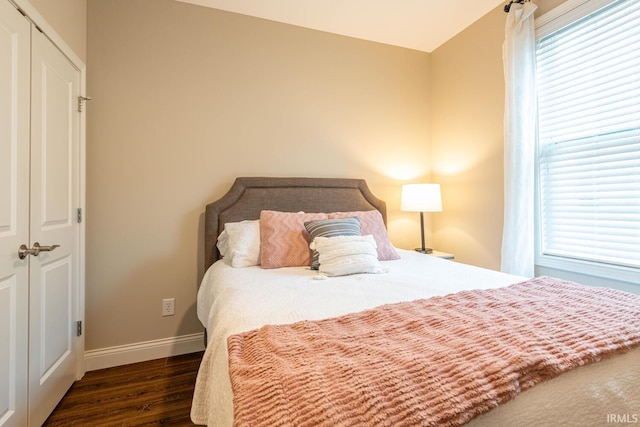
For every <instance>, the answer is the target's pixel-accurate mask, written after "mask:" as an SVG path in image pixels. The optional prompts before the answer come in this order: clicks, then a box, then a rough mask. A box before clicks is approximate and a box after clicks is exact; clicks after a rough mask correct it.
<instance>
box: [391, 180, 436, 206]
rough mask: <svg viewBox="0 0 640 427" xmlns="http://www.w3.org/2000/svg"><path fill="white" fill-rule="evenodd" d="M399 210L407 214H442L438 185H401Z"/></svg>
mask: <svg viewBox="0 0 640 427" xmlns="http://www.w3.org/2000/svg"><path fill="white" fill-rule="evenodd" d="M400 210H402V211H407V212H442V196H441V194H440V184H406V185H403V186H402V201H401V203H400Z"/></svg>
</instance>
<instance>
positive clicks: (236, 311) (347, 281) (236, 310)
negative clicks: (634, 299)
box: [191, 250, 640, 426]
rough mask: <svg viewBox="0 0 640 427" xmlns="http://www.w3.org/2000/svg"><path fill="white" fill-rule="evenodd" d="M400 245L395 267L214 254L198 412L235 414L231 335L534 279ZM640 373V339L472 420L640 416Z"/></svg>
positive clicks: (205, 301) (207, 417) (208, 418)
mask: <svg viewBox="0 0 640 427" xmlns="http://www.w3.org/2000/svg"><path fill="white" fill-rule="evenodd" d="M399 252H400V254H401V259H400V260H396V261H386V262H383V265H384V267H385V269H386V270H387V273H384V274H358V275H352V276H344V277H330V278H326V277H324V276H321V275H319V274H318V273H317V272H315V271H312V270H310V269H309V268H303V267H294V268H281V269H275V270H265V269H261V268H260V267H248V268H233V267H231V266H230V265H229V264H228V263H227V262H225V261H219V262H217V263H215V264H214V265H213V266H212V267H211V268H210V269H209V270H208V271H207V273H206V274H205V277H204V279H203V281H202V285H201V287H200V290H199V293H198V318H199V319H200V321H201V322H202V324H203V325H205V326H206V328H207V331H208V337H209V341H208V346H207V350H206V352H205V355H204V358H203V361H202V364H201V367H200V372H199V374H198V379H197V383H196V389H195V393H194V399H193V405H192V408H191V417H192V420H193V421H194V422H195V423H196V424H207V425H209V426H230V425H231V424H232V423H233V400H232V399H233V395H232V391H231V383H230V380H229V374H228V360H227V342H226V338H227V337H228V336H229V335H232V334H236V333H239V332H243V331H248V330H251V329H256V328H259V327H260V326H262V325H265V324H285V323H292V322H296V321H299V320H315V319H323V318H327V317H334V316H339V315H342V314H346V313H349V312H354V311H360V310H364V309H368V308H373V307H376V306H379V305H382V304H386V303H391V302H399V301H411V300H415V299H419V298H428V297H431V296H434V295H445V294H448V293H452V292H457V291H460V290H466V289H486V288H497V287H501V286H507V285H509V284H512V283H516V282H519V281H522V280H526V278H524V277H518V276H511V275H507V274H504V273H499V272H495V271H491V270H486V269H481V268H478V267H473V266H468V265H465V264H460V263H456V262H452V261H447V260H443V259H440V258H436V257H432V256H426V255H423V254H419V253H416V252H413V251H402V250H399ZM639 381H640V349H636V350H635V351H632V352H630V353H628V354H626V355H623V356H620V357H617V358H615V359H612V360H608V361H604V362H600V363H597V364H594V365H590V366H586V367H582V368H579V369H576V370H574V371H572V372H569V373H567V374H565V375H562V376H560V377H558V378H556V379H554V380H552V381H548V382H547V383H544V384H541V385H539V386H536V387H534V388H533V389H530V390H528V391H526V392H525V393H523V394H522V395H521V396H520V397H519V398H517V399H515V400H514V401H512V402H510V403H508V404H505V405H503V406H501V407H499V408H496V409H494V410H493V411H491V412H490V413H488V414H486V415H483V416H481V417H479V418H476V419H475V420H473V421H472V422H471V423H470V424H469V425H474V426H501V425H505V426H506V425H531V426H541V425H549V426H552V425H553V426H556V425H576V426H584V425H605V424H607V422H608V420H612V419H614V417H613V416H612V414H615V416H617V415H619V414H628V415H630V416H633V415H634V414H637V416H638V417H640V388H639V387H638V385H637V384H638V383H639ZM605 408H606V409H605ZM608 417H609V418H608ZM615 419H619V418H615ZM559 422H560V424H559ZM638 422H640V420H638Z"/></svg>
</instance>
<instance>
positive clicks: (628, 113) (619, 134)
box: [537, 0, 640, 269]
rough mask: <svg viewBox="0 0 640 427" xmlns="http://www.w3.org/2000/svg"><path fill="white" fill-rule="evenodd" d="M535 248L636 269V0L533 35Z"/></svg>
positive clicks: (639, 53) (639, 139) (639, 201)
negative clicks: (537, 190)
mask: <svg viewBox="0 0 640 427" xmlns="http://www.w3.org/2000/svg"><path fill="white" fill-rule="evenodd" d="M537 86H538V115H539V117H538V121H539V122H538V154H539V158H538V185H539V194H538V197H539V204H538V227H539V239H540V240H539V247H540V249H539V250H540V253H541V254H542V255H548V256H553V257H559V258H566V259H573V260H582V261H588V262H594V263H600V264H606V265H609V266H620V267H625V268H633V269H636V268H640V0H618V1H613V2H611V3H610V4H608V5H606V6H604V7H602V8H600V9H598V10H596V11H595V12H592V13H590V14H588V15H587V16H584V17H582V18H580V19H578V20H577V21H575V22H573V23H570V24H568V25H566V26H564V27H562V28H560V29H558V30H556V31H553V32H551V33H549V34H546V35H544V36H543V37H542V38H540V39H539V40H538V41H537Z"/></svg>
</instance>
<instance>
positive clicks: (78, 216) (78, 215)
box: [76, 208, 82, 224]
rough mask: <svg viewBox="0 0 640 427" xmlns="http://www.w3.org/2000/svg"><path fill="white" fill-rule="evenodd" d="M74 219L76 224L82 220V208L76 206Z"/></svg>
mask: <svg viewBox="0 0 640 427" xmlns="http://www.w3.org/2000/svg"><path fill="white" fill-rule="evenodd" d="M76 221H78V224H80V223H81V222H82V208H78V210H77V214H76Z"/></svg>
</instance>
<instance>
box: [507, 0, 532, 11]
mask: <svg viewBox="0 0 640 427" xmlns="http://www.w3.org/2000/svg"><path fill="white" fill-rule="evenodd" d="M527 1H529V0H527ZM524 2H525V0H511V1H510V2H509V4H505V5H504V11H505V12H506V13H509V10H511V5H512V4H514V3H518V4H523V3H524Z"/></svg>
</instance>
